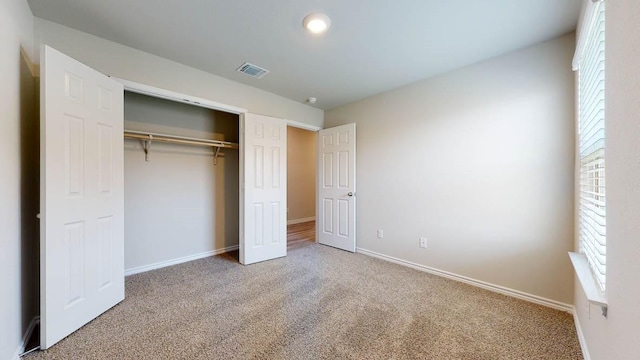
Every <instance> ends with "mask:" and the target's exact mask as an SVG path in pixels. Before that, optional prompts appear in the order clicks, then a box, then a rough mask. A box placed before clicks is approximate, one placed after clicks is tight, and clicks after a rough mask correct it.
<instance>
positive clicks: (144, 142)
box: [142, 134, 153, 162]
mask: <svg viewBox="0 0 640 360" xmlns="http://www.w3.org/2000/svg"><path fill="white" fill-rule="evenodd" d="M152 140H153V135H151V134H149V140H142V149H143V150H144V161H146V162H150V160H149V152H150V151H151V141H152Z"/></svg>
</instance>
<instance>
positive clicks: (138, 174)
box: [124, 91, 239, 274]
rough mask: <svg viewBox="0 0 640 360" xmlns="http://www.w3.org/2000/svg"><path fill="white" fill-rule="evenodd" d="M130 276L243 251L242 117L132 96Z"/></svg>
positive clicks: (128, 136)
mask: <svg viewBox="0 0 640 360" xmlns="http://www.w3.org/2000/svg"><path fill="white" fill-rule="evenodd" d="M124 129H125V141H124V197H125V203H124V206H125V208H124V214H125V215H124V227H125V241H124V244H125V250H124V252H125V274H134V273H137V272H142V271H148V270H151V269H154V268H158V267H163V266H167V265H172V264H175V263H180V262H184V261H189V260H193V259H197V258H201V257H205V256H210V255H213V254H216V253H221V252H226V251H230V250H234V249H237V248H238V238H239V154H238V141H239V116H238V115H236V114H231V113H226V112H222V111H217V110H212V109H207V108H203V107H199V106H194V105H189V104H185V103H180V102H176V101H170V100H165V99H161V98H156V97H151V96H147V95H142V94H138V93H134V92H128V91H125V100H124Z"/></svg>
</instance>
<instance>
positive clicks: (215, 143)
mask: <svg viewBox="0 0 640 360" xmlns="http://www.w3.org/2000/svg"><path fill="white" fill-rule="evenodd" d="M124 137H125V138H129V139H139V140H147V141H149V140H152V141H162V142H168V143H175V144H185V145H199V146H211V147H217V148H229V149H239V148H240V146H239V145H238V144H236V143H232V142H229V141H220V140H209V139H197V138H191V137H185V136H176V135H167V134H157V133H150V132H142V131H133V130H125V131H124Z"/></svg>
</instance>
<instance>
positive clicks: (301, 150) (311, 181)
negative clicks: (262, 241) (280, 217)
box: [287, 126, 317, 221]
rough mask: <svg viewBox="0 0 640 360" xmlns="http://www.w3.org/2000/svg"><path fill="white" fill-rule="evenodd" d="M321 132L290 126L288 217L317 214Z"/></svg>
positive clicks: (290, 219)
mask: <svg viewBox="0 0 640 360" xmlns="http://www.w3.org/2000/svg"><path fill="white" fill-rule="evenodd" d="M316 137H317V132H315V131H309V130H304V129H300V128H296V127H293V126H288V127H287V209H288V211H287V220H288V221H295V220H300V219H308V218H311V217H315V216H316Z"/></svg>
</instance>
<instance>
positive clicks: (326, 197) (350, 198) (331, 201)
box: [316, 124, 356, 252]
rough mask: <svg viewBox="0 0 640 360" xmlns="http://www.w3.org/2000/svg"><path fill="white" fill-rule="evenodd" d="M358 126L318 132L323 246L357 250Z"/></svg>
mask: <svg viewBox="0 0 640 360" xmlns="http://www.w3.org/2000/svg"><path fill="white" fill-rule="evenodd" d="M355 195H356V124H347V125H342V126H336V127H333V128H329V129H324V130H320V132H319V133H318V199H317V204H318V210H317V212H316V216H317V218H318V220H317V222H316V229H317V230H316V233H317V235H318V236H317V237H318V242H319V243H320V244H324V245H329V246H333V247H336V248H338V249H342V250H347V251H351V252H355V251H356V196H355Z"/></svg>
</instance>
